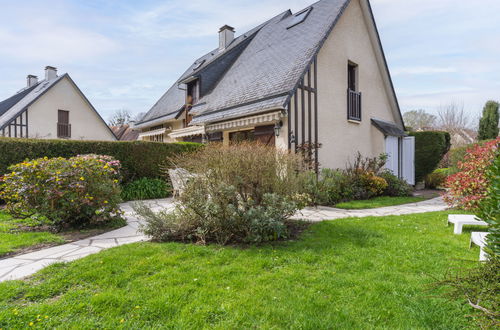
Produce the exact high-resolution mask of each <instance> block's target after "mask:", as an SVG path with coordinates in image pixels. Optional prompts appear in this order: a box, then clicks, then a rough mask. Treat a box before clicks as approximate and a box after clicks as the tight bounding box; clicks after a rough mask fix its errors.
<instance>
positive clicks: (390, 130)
mask: <svg viewBox="0 0 500 330" xmlns="http://www.w3.org/2000/svg"><path fill="white" fill-rule="evenodd" d="M372 125H373V126H375V127H376V128H378V129H379V130H380V131H381V132H382V133H384V134H385V135H386V136H406V135H407V134H406V133H405V132H404V131H403V130H402V129H401V128H399V127H398V126H396V124H394V123H391V122H388V121H385V120H381V119H374V118H372Z"/></svg>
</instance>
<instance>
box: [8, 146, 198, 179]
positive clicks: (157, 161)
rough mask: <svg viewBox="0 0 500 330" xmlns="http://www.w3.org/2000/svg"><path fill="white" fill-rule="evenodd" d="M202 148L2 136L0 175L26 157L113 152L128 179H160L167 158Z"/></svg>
mask: <svg viewBox="0 0 500 330" xmlns="http://www.w3.org/2000/svg"><path fill="white" fill-rule="evenodd" d="M199 147H200V144H197V143H158V142H146V141H130V142H129V141H120V142H112V141H77V140H37V139H17V138H0V155H2V156H1V157H0V174H4V173H7V168H8V167H9V166H10V165H12V164H16V163H20V162H22V161H24V160H26V159H35V158H42V157H49V158H52V157H65V158H69V157H74V156H76V155H83V154H91V153H92V154H99V155H109V156H112V157H113V158H115V159H117V160H119V161H120V162H121V165H122V170H121V174H122V177H123V180H124V182H130V181H132V180H134V179H139V178H144V177H146V178H160V177H161V174H162V166H164V165H165V164H166V163H165V160H166V159H167V157H171V156H173V155H175V154H179V153H183V152H189V151H193V150H196V149H197V148H199Z"/></svg>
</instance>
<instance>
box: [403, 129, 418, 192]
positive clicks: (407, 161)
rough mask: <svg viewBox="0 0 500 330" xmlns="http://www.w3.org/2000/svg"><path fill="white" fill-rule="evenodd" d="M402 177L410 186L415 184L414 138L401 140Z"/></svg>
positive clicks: (407, 137)
mask: <svg viewBox="0 0 500 330" xmlns="http://www.w3.org/2000/svg"><path fill="white" fill-rule="evenodd" d="M402 163H403V171H402V177H403V179H405V180H406V182H408V183H409V184H411V185H414V184H415V137H414V136H406V137H404V138H403V159H402Z"/></svg>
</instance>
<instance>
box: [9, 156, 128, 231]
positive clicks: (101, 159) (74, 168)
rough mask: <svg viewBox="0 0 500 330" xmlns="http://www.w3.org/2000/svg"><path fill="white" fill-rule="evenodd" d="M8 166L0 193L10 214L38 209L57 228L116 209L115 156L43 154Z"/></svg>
mask: <svg viewBox="0 0 500 330" xmlns="http://www.w3.org/2000/svg"><path fill="white" fill-rule="evenodd" d="M9 171H10V173H8V174H6V175H4V177H3V179H2V181H1V182H0V199H3V200H4V201H5V203H6V210H7V211H8V212H9V213H11V214H13V215H14V216H16V217H27V216H31V215H33V214H38V215H42V216H45V217H46V218H48V219H49V220H50V221H51V222H52V223H53V224H54V225H55V226H56V227H59V228H60V227H67V226H84V225H88V224H94V223H98V222H105V221H108V220H111V219H112V218H114V217H115V216H119V215H120V210H119V207H118V203H119V202H120V201H121V200H120V192H121V190H120V185H119V181H120V162H119V161H117V160H115V159H113V158H112V157H109V156H101V155H79V156H76V157H72V158H68V159H66V158H62V157H58V158H50V159H49V158H47V157H45V158H39V159H35V160H30V161H24V162H22V163H19V164H15V165H12V166H10V167H9Z"/></svg>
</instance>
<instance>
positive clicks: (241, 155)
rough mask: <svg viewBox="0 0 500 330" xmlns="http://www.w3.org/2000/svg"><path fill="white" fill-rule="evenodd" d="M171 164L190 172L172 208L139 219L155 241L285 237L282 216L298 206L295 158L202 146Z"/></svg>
mask: <svg viewBox="0 0 500 330" xmlns="http://www.w3.org/2000/svg"><path fill="white" fill-rule="evenodd" d="M172 162H173V163H174V164H176V165H177V166H178V167H182V168H185V169H187V170H188V171H189V172H191V173H193V174H194V178H192V179H191V180H190V181H189V182H188V184H187V187H186V189H185V191H184V192H183V193H182V194H181V196H180V198H179V203H178V204H177V205H176V207H175V209H174V210H173V211H172V212H167V211H164V212H162V213H158V214H154V213H153V212H151V211H150V210H147V208H145V207H144V206H139V207H136V211H137V212H138V214H139V215H141V216H142V217H144V218H145V220H146V225H145V226H144V228H143V231H144V232H145V233H146V234H147V235H150V236H151V237H153V238H154V239H155V240H160V241H164V240H171V239H181V240H190V241H195V242H199V243H208V242H216V243H218V244H228V243H231V242H254V243H255V242H264V241H269V240H276V239H280V238H285V237H287V230H286V226H285V223H284V221H285V219H286V218H287V217H289V216H290V215H292V214H293V213H294V212H295V211H296V210H297V208H298V207H301V206H302V205H303V204H304V202H305V201H304V196H303V195H300V194H299V186H300V185H299V179H298V171H299V170H300V164H301V159H299V158H298V157H297V156H295V155H291V154H289V153H288V152H286V151H280V150H276V149H275V148H273V147H266V146H263V145H261V144H256V143H241V144H236V145H231V146H228V147H225V146H222V145H220V144H217V145H215V144H214V145H208V146H207V147H205V148H201V149H199V150H197V151H196V152H194V153H192V154H190V155H189V156H176V157H174V158H173V159H172Z"/></svg>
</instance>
